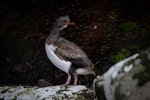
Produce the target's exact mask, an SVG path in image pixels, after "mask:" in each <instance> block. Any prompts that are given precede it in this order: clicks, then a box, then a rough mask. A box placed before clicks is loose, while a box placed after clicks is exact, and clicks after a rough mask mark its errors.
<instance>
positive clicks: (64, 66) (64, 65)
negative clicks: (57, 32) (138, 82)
mask: <svg viewBox="0 0 150 100" xmlns="http://www.w3.org/2000/svg"><path fill="white" fill-rule="evenodd" d="M56 48H57V47H54V46H53V45H47V44H45V50H46V54H47V56H48V58H49V60H50V61H51V62H52V63H53V64H54V65H55V66H56V67H57V68H59V69H61V70H62V71H64V72H66V73H69V69H70V66H71V62H69V61H64V60H61V59H60V58H58V57H57V56H56V55H55V53H54V52H55V50H56Z"/></svg>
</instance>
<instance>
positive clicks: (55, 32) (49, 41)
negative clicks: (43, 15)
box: [46, 26, 60, 44]
mask: <svg viewBox="0 0 150 100" xmlns="http://www.w3.org/2000/svg"><path fill="white" fill-rule="evenodd" d="M59 33H60V28H59V27H58V26H55V27H54V28H53V29H52V31H51V32H50V35H49V36H48V37H47V39H46V43H47V44H53V43H55V41H56V40H57V38H58V37H59Z"/></svg>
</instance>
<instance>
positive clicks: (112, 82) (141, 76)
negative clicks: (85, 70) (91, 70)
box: [93, 48, 150, 100]
mask: <svg viewBox="0 0 150 100" xmlns="http://www.w3.org/2000/svg"><path fill="white" fill-rule="evenodd" d="M149 55H150V48H149V49H147V50H145V51H143V52H141V53H139V54H135V55H133V56H131V57H129V58H127V59H125V60H123V61H120V62H119V63H117V64H115V65H113V66H112V67H111V68H110V69H109V70H108V71H107V72H106V73H104V74H103V75H100V76H97V78H96V79H95V80H94V83H93V87H94V91H95V95H96V100H149V99H150V59H149V58H150V57H149Z"/></svg>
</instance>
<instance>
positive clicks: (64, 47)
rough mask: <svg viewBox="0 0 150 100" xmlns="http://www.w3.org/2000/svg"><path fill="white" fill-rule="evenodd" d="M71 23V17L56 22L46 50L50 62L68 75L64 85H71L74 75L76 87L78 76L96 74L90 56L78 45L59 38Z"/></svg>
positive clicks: (47, 40)
mask: <svg viewBox="0 0 150 100" xmlns="http://www.w3.org/2000/svg"><path fill="white" fill-rule="evenodd" d="M68 25H74V23H70V19H69V16H62V17H59V18H58V19H57V20H56V23H55V24H54V26H53V29H52V31H51V33H50V35H49V36H48V37H47V39H46V42H45V49H46V53H47V56H48V58H49V59H50V61H51V62H52V63H53V64H54V65H55V66H56V67H58V68H59V69H61V70H62V71H64V72H66V73H67V74H68V79H67V81H66V83H65V84H64V85H68V84H70V81H71V75H74V77H75V80H74V85H77V81H78V77H77V76H78V75H87V74H94V75H95V72H94V71H93V70H92V69H93V68H94V65H93V64H92V63H91V61H90V60H89V58H88V56H87V55H86V54H85V53H84V52H83V51H82V50H81V49H80V47H78V46H77V45H76V44H74V43H72V42H70V41H68V40H66V39H64V38H61V37H59V33H60V31H61V30H62V29H64V28H65V27H67V26H68Z"/></svg>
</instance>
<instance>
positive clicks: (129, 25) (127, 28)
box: [119, 22, 136, 32]
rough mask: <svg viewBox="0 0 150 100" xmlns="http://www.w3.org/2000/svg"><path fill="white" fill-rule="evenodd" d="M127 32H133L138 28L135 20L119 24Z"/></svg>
mask: <svg viewBox="0 0 150 100" xmlns="http://www.w3.org/2000/svg"><path fill="white" fill-rule="evenodd" d="M119 28H120V29H122V30H123V31H125V32H132V31H133V30H134V29H135V28H136V23H133V22H124V23H122V24H121V25H120V26H119Z"/></svg>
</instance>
